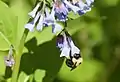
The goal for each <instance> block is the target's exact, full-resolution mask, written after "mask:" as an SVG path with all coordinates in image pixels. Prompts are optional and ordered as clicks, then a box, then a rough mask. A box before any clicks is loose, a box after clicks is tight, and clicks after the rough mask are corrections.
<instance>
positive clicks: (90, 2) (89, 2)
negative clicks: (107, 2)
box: [86, 0, 94, 6]
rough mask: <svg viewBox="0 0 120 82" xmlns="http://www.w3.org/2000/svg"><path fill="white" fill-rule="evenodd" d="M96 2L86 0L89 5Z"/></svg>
mask: <svg viewBox="0 0 120 82" xmlns="http://www.w3.org/2000/svg"><path fill="white" fill-rule="evenodd" d="M93 2H94V0H86V4H87V5H88V6H91V4H92V3H93Z"/></svg>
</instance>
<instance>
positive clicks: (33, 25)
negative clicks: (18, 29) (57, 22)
mask: <svg viewBox="0 0 120 82" xmlns="http://www.w3.org/2000/svg"><path fill="white" fill-rule="evenodd" d="M39 17H40V12H38V13H37V15H36V16H35V18H34V19H33V20H32V21H31V22H29V23H27V24H25V26H24V27H25V28H26V29H28V30H29V31H30V32H32V31H34V27H35V24H36V22H37V21H38V19H39Z"/></svg>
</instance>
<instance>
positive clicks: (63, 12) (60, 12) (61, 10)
mask: <svg viewBox="0 0 120 82" xmlns="http://www.w3.org/2000/svg"><path fill="white" fill-rule="evenodd" d="M54 6H55V9H54V10H55V16H56V17H57V20H58V21H66V20H67V15H68V9H67V7H66V6H65V4H64V3H62V2H58V1H55V3H54Z"/></svg>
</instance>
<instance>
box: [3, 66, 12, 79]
mask: <svg viewBox="0 0 120 82" xmlns="http://www.w3.org/2000/svg"><path fill="white" fill-rule="evenodd" d="M11 76H12V69H11V67H8V66H6V69H5V76H4V78H5V79H8V78H10V77H11Z"/></svg>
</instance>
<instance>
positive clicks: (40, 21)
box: [36, 14, 44, 31]
mask: <svg viewBox="0 0 120 82" xmlns="http://www.w3.org/2000/svg"><path fill="white" fill-rule="evenodd" d="M43 22H44V14H41V17H40V19H39V22H38V24H37V27H36V29H37V30H38V31H42V29H43Z"/></svg>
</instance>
